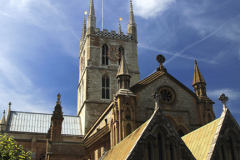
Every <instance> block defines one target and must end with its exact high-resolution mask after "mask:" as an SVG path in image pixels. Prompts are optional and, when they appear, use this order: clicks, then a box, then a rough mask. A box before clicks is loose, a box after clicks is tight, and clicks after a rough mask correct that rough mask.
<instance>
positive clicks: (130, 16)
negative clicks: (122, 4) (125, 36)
mask: <svg viewBox="0 0 240 160" xmlns="http://www.w3.org/2000/svg"><path fill="white" fill-rule="evenodd" d="M129 24H130V25H135V24H136V23H135V19H134V13H133V5H132V0H130V14H129Z"/></svg>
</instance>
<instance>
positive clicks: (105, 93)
mask: <svg viewBox="0 0 240 160" xmlns="http://www.w3.org/2000/svg"><path fill="white" fill-rule="evenodd" d="M109 92H110V88H109V77H108V76H107V75H103V76H102V99H110V96H109V95H110V93H109Z"/></svg>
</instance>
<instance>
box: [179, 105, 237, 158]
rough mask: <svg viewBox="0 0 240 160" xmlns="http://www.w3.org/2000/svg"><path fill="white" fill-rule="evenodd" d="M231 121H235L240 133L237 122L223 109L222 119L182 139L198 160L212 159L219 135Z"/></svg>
mask: <svg viewBox="0 0 240 160" xmlns="http://www.w3.org/2000/svg"><path fill="white" fill-rule="evenodd" d="M229 120H230V121H233V122H234V123H233V124H234V125H236V126H237V128H238V131H240V127H239V125H238V123H237V121H236V120H235V119H234V117H233V116H232V114H231V112H230V111H229V110H228V109H227V108H226V109H223V112H222V115H221V117H220V118H218V119H216V120H214V121H213V122H211V123H209V124H207V125H205V126H203V127H201V128H199V129H197V130H195V131H193V132H191V133H189V134H187V135H185V136H184V137H182V139H183V141H184V142H185V144H186V145H187V146H188V148H189V149H190V150H191V152H192V154H193V155H194V156H195V158H196V159H197V160H206V159H211V158H212V155H213V152H214V149H215V147H216V145H217V142H218V139H219V134H220V132H221V131H222V130H223V126H224V125H229V124H228V123H229ZM231 127H234V126H231Z"/></svg>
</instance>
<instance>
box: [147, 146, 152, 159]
mask: <svg viewBox="0 0 240 160" xmlns="http://www.w3.org/2000/svg"><path fill="white" fill-rule="evenodd" d="M151 152H152V150H151V143H150V142H148V160H152V154H151Z"/></svg>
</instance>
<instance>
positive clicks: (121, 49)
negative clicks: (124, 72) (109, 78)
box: [118, 47, 124, 64]
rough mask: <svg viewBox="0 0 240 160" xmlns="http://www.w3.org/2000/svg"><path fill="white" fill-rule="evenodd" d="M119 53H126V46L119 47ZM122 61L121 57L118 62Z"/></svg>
mask: <svg viewBox="0 0 240 160" xmlns="http://www.w3.org/2000/svg"><path fill="white" fill-rule="evenodd" d="M119 53H120V55H122V54H123V55H124V48H123V47H120V48H119ZM120 62H121V58H120V59H119V60H118V64H120Z"/></svg>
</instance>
